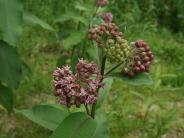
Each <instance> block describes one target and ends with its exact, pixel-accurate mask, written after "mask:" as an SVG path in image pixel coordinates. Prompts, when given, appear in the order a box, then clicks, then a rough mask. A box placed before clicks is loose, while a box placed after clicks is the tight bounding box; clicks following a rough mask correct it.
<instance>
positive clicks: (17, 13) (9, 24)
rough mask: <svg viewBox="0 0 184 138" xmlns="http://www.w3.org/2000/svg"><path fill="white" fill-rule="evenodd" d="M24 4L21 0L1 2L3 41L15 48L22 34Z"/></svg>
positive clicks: (0, 27)
mask: <svg viewBox="0 0 184 138" xmlns="http://www.w3.org/2000/svg"><path fill="white" fill-rule="evenodd" d="M21 24H22V4H21V3H20V1H19V0H0V32H1V39H2V40H4V41H6V42H7V43H9V44H11V45H13V46H15V45H16V41H17V39H18V37H19V36H20V35H21V33H22V27H21Z"/></svg>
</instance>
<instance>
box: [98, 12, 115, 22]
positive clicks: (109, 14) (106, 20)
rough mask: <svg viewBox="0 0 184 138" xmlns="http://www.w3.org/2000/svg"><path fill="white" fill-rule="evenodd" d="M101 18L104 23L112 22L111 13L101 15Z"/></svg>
mask: <svg viewBox="0 0 184 138" xmlns="http://www.w3.org/2000/svg"><path fill="white" fill-rule="evenodd" d="M101 17H102V19H103V20H104V22H106V23H110V22H112V19H113V15H112V13H111V12H107V13H102V14H101Z"/></svg>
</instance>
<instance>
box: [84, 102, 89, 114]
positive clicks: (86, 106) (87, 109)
mask: <svg viewBox="0 0 184 138" xmlns="http://www.w3.org/2000/svg"><path fill="white" fill-rule="evenodd" d="M84 106H85V108H86V112H87V114H88V115H90V111H89V108H88V105H86V104H84Z"/></svg>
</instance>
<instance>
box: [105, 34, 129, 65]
mask: <svg viewBox="0 0 184 138" xmlns="http://www.w3.org/2000/svg"><path fill="white" fill-rule="evenodd" d="M107 43H108V44H107V45H106V47H104V51H105V52H106V56H107V58H109V60H110V61H111V62H116V63H121V62H123V61H125V60H126V59H127V57H128V56H129V55H130V50H131V47H130V46H129V44H128V41H127V40H125V39H123V38H121V37H116V39H115V40H113V39H108V41H107Z"/></svg>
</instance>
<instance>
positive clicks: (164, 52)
mask: <svg viewBox="0 0 184 138" xmlns="http://www.w3.org/2000/svg"><path fill="white" fill-rule="evenodd" d="M141 27H144V26H141V25H140V26H135V27H132V28H131V29H130V30H128V31H125V35H126V37H127V38H128V39H129V40H135V38H137V37H139V38H142V39H145V40H146V41H147V42H149V44H150V45H151V47H152V49H153V51H154V53H155V55H156V59H155V63H154V65H153V67H152V71H151V75H152V77H153V79H154V82H155V83H154V85H153V86H151V87H146V86H141V87H132V86H129V85H126V83H125V82H122V81H115V82H114V84H113V88H112V90H111V91H112V92H111V93H110V95H109V97H108V99H107V100H106V103H105V106H104V114H106V116H107V120H108V122H109V126H110V138H135V137H145V138H148V137H149V138H157V137H161V136H162V137H166V138H170V137H176V138H182V137H184V125H183V124H184V123H183V122H184V111H183V108H184V103H183V102H184V93H183V91H184V87H183V86H184V84H183V83H184V81H183V78H184V74H183V73H182V69H183V68H184V65H183V63H181V61H182V60H183V57H184V56H183V54H182V53H183V52H184V48H183V47H182V45H183V44H182V42H180V41H178V40H177V39H176V38H175V36H174V35H172V34H171V33H170V32H169V31H167V30H165V29H160V30H156V31H151V30H150V29H145V31H144V33H140V32H139V31H136V30H138V29H136V28H139V30H140V28H141ZM122 28H123V27H122ZM132 30H135V31H134V33H133V34H132V33H131V32H132ZM35 36H36V37H35ZM50 36H51V34H49V33H47V32H44V31H43V30H40V28H37V27H35V28H27V27H24V36H23V38H22V40H21V42H20V46H19V49H18V50H19V53H20V54H21V56H22V59H23V60H24V61H26V63H27V64H28V66H29V67H30V68H31V72H32V73H31V74H29V75H28V76H27V77H24V78H23V80H22V82H21V85H20V87H19V89H18V90H17V91H16V93H15V95H16V100H15V108H18V109H22V108H30V107H32V106H34V105H37V104H40V103H54V102H56V101H55V99H54V98H53V96H52V91H53V90H52V71H53V69H54V68H55V67H56V66H55V65H56V60H57V59H58V57H59V55H60V54H61V53H62V49H61V46H60V45H58V44H54V45H53V44H49V43H48V40H47V38H50ZM27 72H29V70H26V71H25V73H27ZM29 77H30V78H29ZM0 118H1V119H0V138H25V137H26V138H45V137H48V136H49V135H50V134H51V132H49V131H48V130H46V129H43V128H41V127H40V126H37V125H36V124H34V123H32V122H31V121H29V120H27V119H26V118H24V117H22V116H19V115H15V114H14V113H12V114H10V115H8V114H5V113H0Z"/></svg>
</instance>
